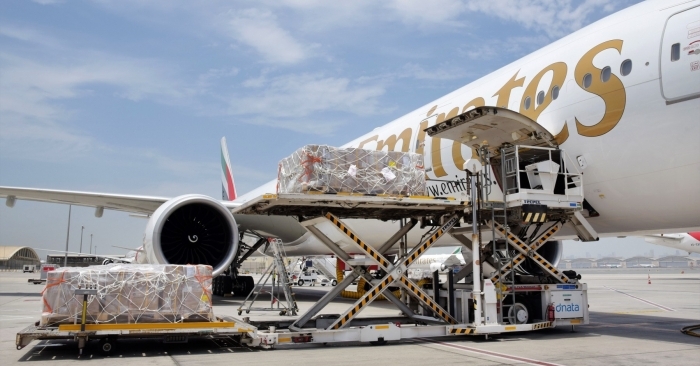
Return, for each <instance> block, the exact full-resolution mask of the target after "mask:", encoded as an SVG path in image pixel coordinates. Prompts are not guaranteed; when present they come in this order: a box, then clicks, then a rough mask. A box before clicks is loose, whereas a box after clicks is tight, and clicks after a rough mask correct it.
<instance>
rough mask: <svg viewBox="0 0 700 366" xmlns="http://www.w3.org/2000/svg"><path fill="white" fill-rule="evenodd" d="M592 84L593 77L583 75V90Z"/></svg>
mask: <svg viewBox="0 0 700 366" xmlns="http://www.w3.org/2000/svg"><path fill="white" fill-rule="evenodd" d="M592 82H593V75H591V74H586V75H583V87H584V88H585V89H588V88H589V87H590V86H591V83H592Z"/></svg>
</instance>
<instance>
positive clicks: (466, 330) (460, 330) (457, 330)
mask: <svg viewBox="0 0 700 366" xmlns="http://www.w3.org/2000/svg"><path fill="white" fill-rule="evenodd" d="M474 333H476V328H452V329H450V334H474Z"/></svg>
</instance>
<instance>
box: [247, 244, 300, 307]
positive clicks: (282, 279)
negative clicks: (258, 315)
mask: <svg viewBox="0 0 700 366" xmlns="http://www.w3.org/2000/svg"><path fill="white" fill-rule="evenodd" d="M270 246H271V247H272V253H273V255H272V264H270V266H268V267H267V269H266V270H265V273H263V277H262V279H261V281H259V282H258V283H257V284H256V285H255V288H253V291H251V292H250V294H248V297H246V299H245V301H243V303H242V304H241V306H240V307H239V308H238V315H241V313H242V312H243V311H245V312H246V313H249V312H250V311H251V310H253V311H255V310H257V311H280V315H285V314H286V315H297V310H298V309H299V308H298V306H297V302H296V299H294V294H293V293H292V287H291V284H290V281H289V275H288V274H287V268H286V266H285V265H284V258H286V253H285V251H284V246H283V245H282V240H281V239H277V238H275V239H271V240H270ZM275 273H277V281H275ZM271 278H272V287H271V290H270V299H271V302H272V303H271V304H270V307H269V308H265V307H262V308H254V307H253V304H254V303H255V301H256V300H257V298H258V296H260V294H262V293H264V291H263V287H264V286H265V285H266V284H267V282H268V281H269V280H270V279H271ZM275 282H277V283H275ZM279 287H281V288H282V292H283V293H284V300H285V302H286V305H285V304H282V302H281V301H280V299H279V296H275V289H276V288H279ZM251 296H252V297H253V298H252V300H251V301H250V303H248V299H250V298H251ZM275 303H277V307H276V308H275V307H274V304H275ZM246 304H247V306H246ZM280 305H281V307H280Z"/></svg>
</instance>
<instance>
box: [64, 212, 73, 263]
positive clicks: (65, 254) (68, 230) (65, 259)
mask: <svg viewBox="0 0 700 366" xmlns="http://www.w3.org/2000/svg"><path fill="white" fill-rule="evenodd" d="M72 208H73V205H68V229H67V231H66V252H65V253H63V266H64V267H68V239H69V238H70V211H71V209H72Z"/></svg>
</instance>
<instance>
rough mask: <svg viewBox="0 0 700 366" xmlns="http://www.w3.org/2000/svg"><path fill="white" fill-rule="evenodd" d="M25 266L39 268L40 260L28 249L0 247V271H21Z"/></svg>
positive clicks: (32, 250)
mask: <svg viewBox="0 0 700 366" xmlns="http://www.w3.org/2000/svg"><path fill="white" fill-rule="evenodd" d="M25 264H30V265H35V266H37V267H38V266H39V265H41V260H40V259H39V255H37V254H36V252H35V251H34V249H32V248H30V247H14V246H0V269H12V270H15V269H22V268H23V267H24V265H25Z"/></svg>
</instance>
